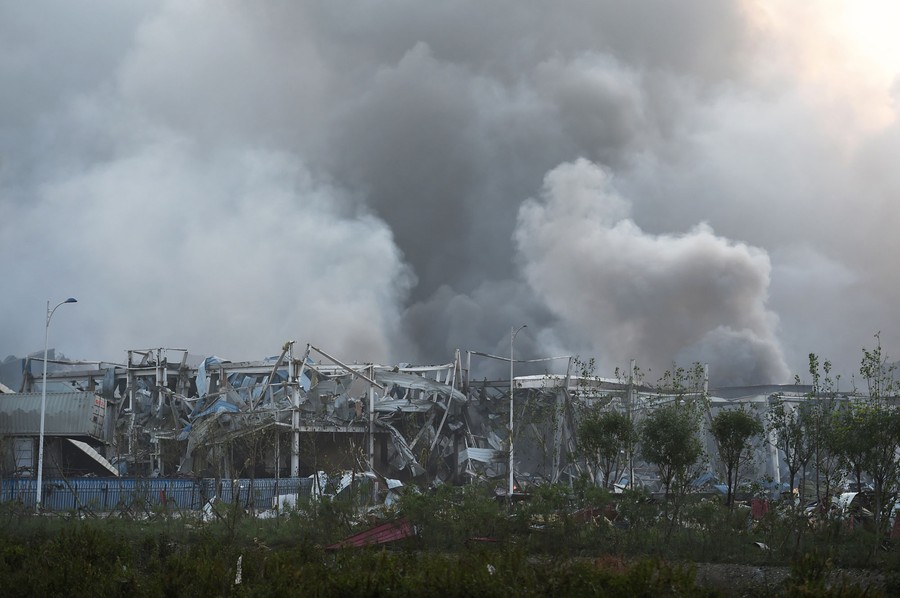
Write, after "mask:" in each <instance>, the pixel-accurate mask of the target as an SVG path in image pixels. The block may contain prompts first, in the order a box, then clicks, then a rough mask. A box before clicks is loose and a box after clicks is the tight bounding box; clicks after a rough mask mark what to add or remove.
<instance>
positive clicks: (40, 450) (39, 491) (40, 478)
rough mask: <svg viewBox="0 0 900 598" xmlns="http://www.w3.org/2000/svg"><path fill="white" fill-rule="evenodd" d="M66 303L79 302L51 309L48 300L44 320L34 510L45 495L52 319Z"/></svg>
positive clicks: (38, 507) (71, 300)
mask: <svg viewBox="0 0 900 598" xmlns="http://www.w3.org/2000/svg"><path fill="white" fill-rule="evenodd" d="M66 303H78V300H77V299H75V298H74V297H69V298H68V299H66V300H65V301H60V302H59V303H57V304H56V307H54V308H53V309H50V302H49V301H47V319H46V320H45V321H44V375H43V376H42V377H41V432H40V438H39V440H38V470H37V490H35V493H36V498H35V500H34V510H35V511H38V512H40V510H41V498H42V495H43V492H42V488H41V487H42V486H43V484H44V420H45V417H46V414H47V341H48V339H49V338H50V319H51V318H53V314H54V312H56V309H57V308H58V307H59V306H60V305H64V304H66Z"/></svg>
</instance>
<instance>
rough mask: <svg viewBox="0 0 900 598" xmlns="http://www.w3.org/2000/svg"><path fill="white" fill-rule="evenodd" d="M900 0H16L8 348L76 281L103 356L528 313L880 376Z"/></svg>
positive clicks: (406, 335) (413, 331)
mask: <svg viewBox="0 0 900 598" xmlns="http://www.w3.org/2000/svg"><path fill="white" fill-rule="evenodd" d="M898 13H900V9H894V8H891V7H889V6H887V3H879V2H874V1H869V0H854V1H852V2H851V1H850V0H822V1H821V2H814V3H809V2H805V1H801V0H789V1H782V0H779V1H777V2H776V1H775V0H762V1H760V0H753V1H750V0H728V1H712V0H687V1H684V2H678V3H673V2H670V1H668V0H644V1H641V2H636V3H628V4H624V3H622V2H612V1H605V0H604V1H599V2H597V1H592V2H574V3H567V4H566V5H565V6H559V5H557V4H554V3H548V2H543V1H538V0H534V1H529V2H522V1H515V2H513V1H512V0H501V1H499V2H491V3H484V2H470V1H463V2H454V3H452V4H447V5H444V4H435V3H422V2H409V1H399V2H391V3H387V4H386V3H382V2H378V3H376V2H369V1H367V0H361V1H358V2H353V3H351V4H349V5H346V4H341V5H339V4H332V3H315V2H304V1H300V2H281V1H275V2H266V3H248V2H239V1H237V0H224V1H218V0H217V1H212V0H197V1H194V2H182V1H175V0H170V1H147V2H129V3H116V2H108V1H107V0H92V1H89V2H83V3H78V4H77V5H76V4H74V3H70V2H61V1H55V2H54V1H50V0H47V1H38V2H26V3H15V2H8V3H3V4H2V5H0V264H2V265H0V280H2V285H3V286H2V288H3V293H0V313H2V314H3V315H2V318H0V357H2V356H5V355H7V354H17V355H23V354H25V353H29V352H33V351H35V350H39V348H40V346H41V343H42V340H43V339H42V334H43V309H44V304H45V301H46V300H47V299H48V298H50V299H54V298H58V299H62V298H65V297H66V296H69V295H73V296H76V297H78V299H79V303H78V304H77V305H76V306H66V310H65V312H62V311H61V312H60V313H59V315H58V316H57V319H54V322H53V329H52V330H51V345H53V346H56V347H57V348H58V349H59V350H60V351H62V352H63V353H65V354H67V355H70V356H75V357H80V358H85V359H109V360H116V361H121V360H122V359H123V357H124V351H125V350H126V349H129V348H142V347H149V346H169V347H172V346H183V347H185V348H188V349H190V350H191V351H192V352H194V353H201V354H203V353H216V354H219V355H221V356H223V357H225V358H230V359H258V358H261V357H263V356H267V355H271V354H273V353H277V352H278V351H279V350H280V347H281V346H282V344H283V342H284V341H285V340H296V341H298V342H299V343H301V345H302V344H303V343H305V342H312V343H314V344H317V345H320V346H322V347H323V348H326V349H330V350H331V351H332V352H333V353H335V354H339V355H340V356H342V357H343V358H345V359H347V360H351V361H352V360H359V361H371V360H375V361H391V360H393V361H408V362H423V361H424V362H446V361H447V360H449V359H450V358H451V357H452V351H453V350H454V349H456V348H461V349H474V350H479V351H487V352H491V353H499V354H505V353H506V351H508V349H509V347H508V343H509V333H510V329H511V327H513V326H518V325H520V324H522V323H527V324H528V328H527V329H526V330H525V331H524V332H523V333H522V334H521V335H519V337H518V338H517V340H516V345H517V350H518V351H520V352H521V354H522V355H523V356H528V357H539V356H544V355H547V354H568V353H577V354H579V355H581V356H582V357H584V358H587V357H598V358H599V359H600V363H601V364H602V365H603V367H604V368H607V367H610V368H611V367H614V366H623V365H627V361H628V359H630V358H635V359H636V360H637V361H638V363H639V364H640V365H641V366H642V367H645V368H646V367H651V368H652V369H654V370H656V371H658V370H659V368H666V367H668V366H669V365H671V363H672V362H673V361H677V362H679V364H684V362H686V361H692V360H695V359H699V360H703V361H709V362H710V363H711V371H712V376H713V379H714V380H716V381H718V382H721V383H744V382H748V383H749V382H761V383H764V382H766V383H767V382H786V381H789V379H790V377H791V375H792V374H794V373H803V372H804V371H805V369H806V365H805V364H806V355H807V354H808V353H809V352H811V351H813V352H817V353H819V354H821V355H823V356H825V357H827V358H830V359H831V360H832V362H834V363H835V364H836V367H837V368H839V369H840V368H843V370H844V372H852V371H853V370H854V369H855V367H854V364H855V363H857V362H858V358H859V348H860V347H862V346H864V345H865V346H871V344H872V340H873V339H872V334H873V333H874V332H876V331H879V330H880V331H881V333H882V335H881V338H882V339H883V341H884V342H885V344H886V348H887V349H888V350H890V343H891V339H892V338H894V339H896V338H898V337H900V328H898V326H900V324H898V323H897V320H896V318H895V317H894V311H895V310H894V306H895V305H897V303H898V302H900V279H898V275H897V273H896V268H894V267H893V265H892V261H891V260H890V259H888V258H889V256H891V255H893V254H894V253H896V252H897V250H898V249H900V241H898V239H900V237H898V236H897V235H896V234H895V232H896V231H895V229H896V223H897V222H898V221H900V213H898V205H900V204H898V203H897V202H896V198H897V196H898V193H900V175H898V172H900V171H898V169H896V167H895V162H896V160H895V156H896V154H897V150H898V148H900V127H898V124H897V119H896V115H897V103H896V100H897V97H898V96H897V85H896V81H897V75H898V73H900V59H898V58H897V57H898V56H900V47H898V45H897V44H896V41H895V39H896V36H895V35H894V33H893V31H892V30H891V29H890V27H886V26H885V24H890V23H895V22H897V20H898V19H900V14H898ZM529 198H532V199H529ZM713 231H715V232H713ZM601 373H607V372H601Z"/></svg>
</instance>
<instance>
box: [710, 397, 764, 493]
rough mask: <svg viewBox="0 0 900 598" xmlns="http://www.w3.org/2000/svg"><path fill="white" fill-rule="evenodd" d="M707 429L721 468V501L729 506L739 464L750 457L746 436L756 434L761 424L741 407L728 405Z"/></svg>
mask: <svg viewBox="0 0 900 598" xmlns="http://www.w3.org/2000/svg"><path fill="white" fill-rule="evenodd" d="M711 431H712V435H713V437H714V438H715V439H716V448H717V449H718V450H719V458H720V459H721V460H722V466H723V467H724V469H725V479H726V482H727V485H728V494H727V497H726V500H725V504H726V505H728V506H733V502H734V492H735V489H736V487H737V482H738V479H739V477H740V470H741V467H742V466H743V465H745V464H746V463H748V462H749V461H750V460H751V459H752V458H753V449H754V445H753V444H752V443H751V442H750V440H751V439H752V438H753V437H755V436H760V435H761V434H762V433H763V427H762V424H760V423H759V421H757V419H756V418H755V417H753V416H752V415H750V414H749V413H747V412H746V411H744V410H743V409H729V410H725V411H720V412H719V413H718V414H717V415H716V416H715V417H714V418H713V420H712V425H711Z"/></svg>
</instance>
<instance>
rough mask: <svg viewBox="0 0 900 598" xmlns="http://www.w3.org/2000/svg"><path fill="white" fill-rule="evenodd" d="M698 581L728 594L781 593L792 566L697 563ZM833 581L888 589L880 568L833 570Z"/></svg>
mask: <svg viewBox="0 0 900 598" xmlns="http://www.w3.org/2000/svg"><path fill="white" fill-rule="evenodd" d="M696 567H697V584H698V585H701V586H703V587H707V588H710V589H714V590H717V591H719V592H721V593H722V594H724V595H725V596H735V597H737V596H740V597H743V596H754V597H756V596H781V595H783V594H784V593H785V587H786V582H787V579H788V577H789V576H790V569H789V568H788V567H758V566H754V565H727V564H721V563H697V564H696ZM832 578H833V579H832V584H833V585H838V586H839V585H841V583H842V582H843V583H846V584H850V585H854V586H856V587H857V588H858V589H860V590H867V591H868V592H870V593H871V592H874V593H875V594H870V595H880V594H883V593H885V578H884V575H883V574H881V573H878V572H877V571H867V570H861V569H847V570H841V571H835V572H834V573H833V574H832Z"/></svg>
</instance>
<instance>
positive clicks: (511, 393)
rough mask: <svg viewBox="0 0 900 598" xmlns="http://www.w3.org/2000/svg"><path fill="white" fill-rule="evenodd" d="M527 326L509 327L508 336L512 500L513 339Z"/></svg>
mask: <svg viewBox="0 0 900 598" xmlns="http://www.w3.org/2000/svg"><path fill="white" fill-rule="evenodd" d="M523 328H527V326H526V325H525V324H522V325H521V326H519V327H518V328H516V329H515V330H513V329H512V328H510V336H509V493H508V494H507V497H508V498H509V500H510V503H511V502H512V496H513V490H514V487H515V482H514V481H513V477H514V471H513V470H514V468H515V457H514V456H513V406H514V403H513V392H514V386H513V384H514V383H513V341H515V340H516V335H517V334H519V332H520V331H521V330H522V329H523Z"/></svg>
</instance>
